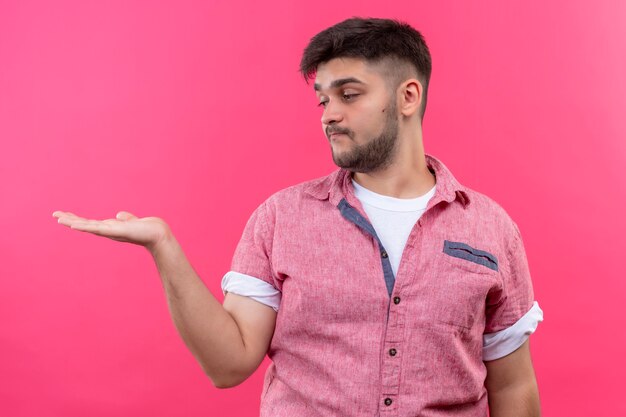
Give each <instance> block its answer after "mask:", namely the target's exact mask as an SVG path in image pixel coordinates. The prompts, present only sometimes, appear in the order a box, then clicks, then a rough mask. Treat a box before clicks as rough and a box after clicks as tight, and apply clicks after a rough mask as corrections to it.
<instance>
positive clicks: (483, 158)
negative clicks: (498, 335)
mask: <svg viewBox="0 0 626 417" xmlns="http://www.w3.org/2000/svg"><path fill="white" fill-rule="evenodd" d="M591 3H592V2H589V1H582V0H576V1H571V0H570V1H560V2H558V1H553V2H527V1H518V2H501V1H487V2H480V5H478V2H467V1H452V2H417V1H414V0H412V1H396V2H380V1H378V0H372V1H345V2H337V1H318V2H309V3H306V4H304V3H302V5H300V4H299V3H297V2H293V1H275V2H271V4H268V3H266V2H246V3H239V2H235V1H211V2H200V1H197V2H189V1H187V2H181V1H169V2H166V1H159V2H150V1H144V2H140V1H132V2H130V1H106V2H95V1H88V2H86V1H78V0H77V1H62V2H59V1H54V2H51V1H24V0H20V1H13V2H9V1H0V140H1V143H2V150H1V152H0V232H1V233H2V234H1V236H0V259H1V262H0V415H3V416H38V417H42V416H67V417H72V416H204V415H224V416H254V415H257V414H258V407H259V396H260V392H261V385H262V376H263V372H264V371H265V368H266V366H267V364H268V363H267V360H266V362H264V364H263V365H262V367H261V368H260V369H259V370H258V371H257V372H256V373H255V374H254V375H253V376H252V377H251V378H250V379H249V380H247V381H246V382H244V383H243V384H242V385H240V386H238V387H236V388H234V389H230V390H218V389H216V388H214V387H213V386H212V384H211V382H210V381H209V380H208V378H206V377H205V376H204V374H203V373H202V371H201V369H200V367H199V365H198V364H197V363H196V362H195V359H194V358H193V357H192V355H191V354H190V353H189V352H188V351H187V349H186V348H185V346H184V344H183V342H182V340H181V339H180V338H179V337H178V334H177V332H176V330H175V328H174V326H173V324H172V322H171V320H170V317H169V313H168V310H167V306H166V302H165V297H164V295H163V291H162V288H161V284H160V282H159V278H158V274H157V271H156V268H155V266H154V264H153V262H152V259H151V258H150V256H149V254H148V253H147V251H146V250H145V249H143V248H141V247H137V246H131V245H129V244H124V243H119V242H114V241H112V240H107V239H104V238H99V237H96V236H93V235H88V234H83V233H79V232H75V231H71V230H69V229H67V228H65V227H63V226H60V225H58V224H57V223H56V220H55V219H54V218H52V217H51V214H52V212H53V211H55V210H65V211H72V212H75V213H77V214H79V215H84V216H87V217H90V218H99V219H102V218H110V217H113V216H114V215H115V213H117V211H119V210H128V211H131V212H134V213H135V214H137V215H139V216H140V217H143V216H149V215H155V216H159V217H162V218H164V219H165V220H166V221H167V222H168V223H169V224H170V225H171V227H172V229H173V230H174V233H175V234H176V236H177V238H178V239H179V241H180V242H181V244H182V245H183V248H184V249H185V251H186V253H187V256H188V257H189V258H190V260H191V261H192V263H193V265H194V267H195V269H196V271H197V272H198V273H199V274H200V276H201V277H202V278H203V280H204V281H205V282H206V284H207V285H208V287H209V288H210V289H211V290H212V292H213V293H214V294H216V296H218V297H219V298H220V299H222V295H221V291H220V280H221V277H222V275H223V274H224V273H225V272H226V271H227V270H228V267H229V265H230V260H231V256H232V253H233V250H234V248H235V245H236V243H237V241H238V240H239V237H240V235H241V232H242V230H243V226H244V224H245V222H246V220H247V218H248V216H249V215H250V214H251V212H252V210H253V209H254V208H255V207H256V206H257V205H258V204H259V203H260V202H261V201H262V200H264V199H265V198H266V197H267V196H269V195H270V194H271V193H273V192H275V191H277V190H279V189H281V188H283V187H286V186H288V185H291V184H295V183H297V182H301V181H305V180H307V179H311V178H315V177H318V176H322V175H325V174H327V173H329V172H331V171H332V170H333V169H334V168H335V166H334V165H333V163H332V160H331V158H330V151H329V148H328V144H327V142H326V139H325V138H324V136H323V135H322V131H321V128H320V121H319V119H320V117H321V113H320V110H319V109H318V108H317V107H316V101H315V95H314V93H313V91H312V88H311V86H310V85H309V86H307V85H306V84H305V83H304V82H303V81H302V79H301V78H300V76H299V74H298V72H297V68H298V63H299V59H300V54H301V51H302V49H303V48H304V46H305V45H306V43H307V41H308V39H309V38H310V37H311V36H313V35H314V34H315V33H317V32H318V31H320V30H322V29H323V28H325V27H327V26H329V25H331V24H334V23H336V22H338V21H340V20H343V19H345V18H348V17H350V16H353V15H359V16H380V17H395V18H400V19H404V20H406V21H408V22H409V23H411V24H413V25H414V26H415V27H417V28H418V29H419V30H421V31H422V33H423V34H424V36H425V37H426V39H427V41H428V43H429V46H430V49H431V52H432V56H433V61H434V65H433V68H434V70H433V76H432V83H431V87H430V88H431V90H430V94H429V102H428V110H427V112H426V119H425V147H426V151H427V152H428V153H431V154H433V155H435V156H437V157H438V158H440V159H441V160H442V161H443V162H444V163H445V164H446V165H447V166H448V167H449V168H450V169H451V170H452V171H453V173H454V174H455V176H456V177H457V178H458V179H459V180H460V181H461V182H462V183H464V184H466V185H468V186H469V187H472V188H474V189H476V190H478V191H481V192H483V193H485V194H487V195H489V196H490V197H492V198H493V199H494V200H496V201H497V202H499V203H500V204H501V205H502V206H503V207H504V208H505V209H506V210H507V211H508V212H509V214H510V215H511V216H512V217H513V219H514V220H515V221H516V222H517V224H518V225H519V226H520V229H521V231H522V235H523V239H524V242H525V245H526V250H527V254H528V259H529V262H530V268H531V273H532V275H533V280H534V286H535V293H536V299H537V300H538V301H539V303H540V305H541V307H542V308H543V310H544V313H545V321H544V322H543V323H542V324H540V326H539V329H538V330H537V333H536V334H534V335H533V336H532V338H531V348H532V352H533V359H534V364H535V370H536V373H537V378H538V382H539V386H540V393H541V400H542V406H543V411H544V415H546V416H568V417H574V416H591V415H593V416H617V415H624V413H625V412H626V402H625V401H624V398H623V395H624V394H623V392H624V372H625V371H626V361H625V360H624V352H625V351H626V332H624V325H625V324H626V323H625V314H624V312H625V306H626V284H625V280H624V267H623V261H624V259H625V255H624V251H625V250H626V245H625V244H624V242H625V240H626V237H625V231H626V221H625V220H624V213H625V211H626V175H625V174H624V171H623V169H624V166H626V140H625V139H626V117H624V112H625V109H626V83H625V81H624V74H626V26H625V25H624V22H625V21H626V6H624V3H623V2H615V1H603V2H593V5H591ZM338 395H340V393H338Z"/></svg>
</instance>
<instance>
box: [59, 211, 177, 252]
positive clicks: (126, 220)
mask: <svg viewBox="0 0 626 417" xmlns="http://www.w3.org/2000/svg"><path fill="white" fill-rule="evenodd" d="M52 216H53V217H57V218H58V219H59V220H58V222H59V223H60V224H62V225H65V226H68V227H70V228H72V229H75V230H80V231H82V232H89V233H93V234H95V235H98V236H104V237H108V238H109V239H113V240H117V241H120V242H130V243H134V244H137V245H142V246H145V247H146V248H148V249H153V248H154V246H156V245H157V243H158V242H159V241H161V239H162V238H163V237H164V236H165V235H166V234H167V230H168V226H167V224H166V223H165V222H164V221H163V220H162V219H160V218H158V217H144V218H141V219H140V218H138V217H137V216H135V215H133V214H131V213H129V212H127V211H120V212H119V213H117V215H116V218H115V219H107V220H90V219H85V218H83V217H78V216H77V215H75V214H74V213H69V212H63V211H55V212H54V213H52Z"/></svg>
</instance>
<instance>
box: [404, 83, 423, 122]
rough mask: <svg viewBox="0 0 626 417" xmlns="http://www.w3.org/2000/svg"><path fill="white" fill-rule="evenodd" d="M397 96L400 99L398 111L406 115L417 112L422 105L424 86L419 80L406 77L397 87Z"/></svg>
mask: <svg viewBox="0 0 626 417" xmlns="http://www.w3.org/2000/svg"><path fill="white" fill-rule="evenodd" d="M398 97H399V99H400V103H399V109H400V113H402V114H403V115H404V116H407V117H410V116H413V115H414V114H415V113H419V110H420V108H421V106H422V100H423V98H424V87H423V86H422V83H421V82H420V81H419V80H417V79H415V78H411V79H408V80H406V81H405V82H403V83H402V84H400V86H399V87H398Z"/></svg>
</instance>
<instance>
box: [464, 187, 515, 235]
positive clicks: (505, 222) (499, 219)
mask: <svg viewBox="0 0 626 417" xmlns="http://www.w3.org/2000/svg"><path fill="white" fill-rule="evenodd" d="M463 191H465V192H466V193H467V196H468V198H469V200H470V204H469V206H468V208H469V209H470V212H471V213H472V215H473V216H472V217H474V216H478V218H480V219H482V220H484V221H486V222H490V223H494V224H496V225H498V226H500V227H507V228H511V229H515V228H517V225H516V224H515V222H514V221H513V218H512V217H511V215H510V214H509V212H508V211H507V210H506V209H505V208H504V206H503V205H502V204H501V203H500V202H499V201H497V200H496V199H495V198H493V197H490V196H488V195H486V194H485V193H483V192H480V191H477V190H475V189H473V188H470V187H467V186H463Z"/></svg>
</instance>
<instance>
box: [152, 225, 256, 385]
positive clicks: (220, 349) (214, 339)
mask: <svg viewBox="0 0 626 417" xmlns="http://www.w3.org/2000/svg"><path fill="white" fill-rule="evenodd" d="M150 253H151V254H152V256H153V258H154V261H155V263H156V266H157V269H158V271H159V274H160V276H161V280H162V283H163V287H164V289H165V293H166V296H167V302H168V306H169V310H170V313H171V316H172V320H173V321H174V324H175V326H176V328H177V329H178V332H179V333H180V335H181V337H182V339H183V340H184V341H185V344H186V345H187V347H188V348H189V350H191V352H192V353H193V354H194V356H195V357H196V359H197V360H198V361H199V362H200V365H201V366H202V368H203V369H204V371H205V373H206V374H207V375H208V376H209V377H210V378H211V380H212V381H213V384H214V385H215V386H216V387H220V388H221V387H228V386H232V385H236V384H237V383H239V382H240V381H241V379H242V375H241V373H242V372H245V371H244V370H243V369H245V366H244V368H243V369H242V367H241V365H242V364H245V363H246V350H245V346H244V343H243V340H242V336H241V333H240V331H239V328H238V326H237V323H236V322H235V320H234V319H233V317H232V316H231V315H230V314H229V313H228V312H227V311H226V310H225V309H224V307H223V306H222V304H220V302H219V301H218V300H217V299H216V298H215V297H214V296H213V294H211V292H210V291H209V290H208V288H207V287H206V286H205V285H204V283H203V282H202V280H201V279H200V277H199V276H198V275H197V274H196V272H195V271H194V269H193V267H192V266H191V264H190V263H189V261H188V260H187V257H186V256H185V254H184V252H183V250H182V248H181V246H180V244H179V243H178V241H177V240H176V239H175V238H174V236H173V235H172V234H171V233H169V234H168V235H167V236H166V237H164V238H163V239H162V241H161V242H159V244H158V245H156V246H155V247H154V248H150ZM246 376H247V375H245V376H243V378H244V379H245V377H246Z"/></svg>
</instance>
